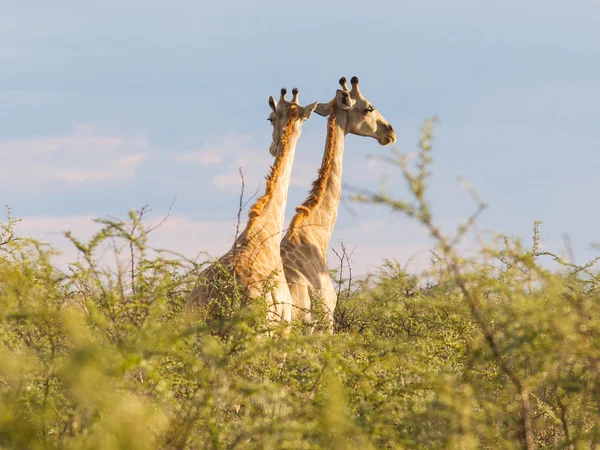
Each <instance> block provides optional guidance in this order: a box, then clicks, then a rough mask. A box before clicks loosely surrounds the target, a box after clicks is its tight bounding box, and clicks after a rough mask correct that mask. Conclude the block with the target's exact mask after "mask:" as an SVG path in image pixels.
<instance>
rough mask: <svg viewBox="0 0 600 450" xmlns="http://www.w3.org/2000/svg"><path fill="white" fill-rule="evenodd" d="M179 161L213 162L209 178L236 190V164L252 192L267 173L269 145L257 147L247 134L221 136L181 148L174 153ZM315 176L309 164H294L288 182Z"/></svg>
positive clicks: (306, 183) (298, 183)
mask: <svg viewBox="0 0 600 450" xmlns="http://www.w3.org/2000/svg"><path fill="white" fill-rule="evenodd" d="M175 160H176V161H178V162H182V163H196V164H198V165H200V166H201V167H207V166H215V169H212V170H214V172H215V173H214V175H213V176H212V182H213V184H214V186H215V187H216V188H218V189H220V190H223V191H229V192H239V189H240V186H241V177H240V173H239V168H240V167H241V169H242V173H243V175H244V183H245V185H246V188H247V190H248V191H252V192H254V190H256V188H257V187H258V186H259V185H260V184H261V183H262V182H263V181H264V179H265V177H266V176H267V175H268V173H269V170H270V167H271V164H273V157H272V156H271V154H270V153H269V149H268V148H267V147H265V148H258V146H257V144H256V142H255V140H254V138H253V137H252V136H248V135H232V134H228V135H225V136H221V137H220V138H218V139H216V140H215V141H213V142H209V143H208V144H207V145H206V146H205V147H203V148H202V149H199V150H193V151H189V152H183V153H180V154H178V155H177V156H175ZM314 178H316V170H315V167H314V166H313V165H312V164H302V163H299V162H298V161H296V162H295V164H294V173H293V176H292V179H291V182H290V184H291V185H292V186H299V187H307V186H309V185H310V182H311V181H312V180H313V179H314Z"/></svg>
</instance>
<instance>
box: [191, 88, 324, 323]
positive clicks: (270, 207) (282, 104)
mask: <svg viewBox="0 0 600 450" xmlns="http://www.w3.org/2000/svg"><path fill="white" fill-rule="evenodd" d="M286 92H287V91H286V89H285V88H283V89H281V96H280V98H279V102H276V101H275V99H273V97H269V106H270V107H271V110H272V112H271V114H270V115H269V118H268V120H269V121H270V122H271V124H272V125H273V134H272V142H271V146H270V148H269V151H270V152H271V154H272V155H273V156H275V160H274V163H273V165H272V166H271V170H270V173H269V175H268V176H267V183H266V189H265V193H264V194H263V195H262V197H260V198H259V199H258V200H257V201H256V203H254V205H253V206H252V207H251V208H250V210H249V213H248V222H247V224H246V227H245V229H244V230H243V231H242V232H241V233H240V234H239V236H238V237H237V239H236V240H235V242H234V244H233V246H232V247H231V249H230V250H229V251H228V252H227V253H225V254H224V255H223V256H221V257H220V258H219V259H218V260H217V261H216V262H215V263H213V264H212V265H210V266H209V267H207V268H206V269H205V270H203V271H202V273H201V274H200V276H199V280H198V283H197V284H196V286H195V288H194V289H193V291H192V293H191V294H190V297H189V298H188V301H187V308H188V310H189V311H192V312H194V311H198V310H199V309H201V308H206V309H205V312H206V313H207V321H208V322H209V324H212V323H214V321H215V320H218V319H220V318H222V315H221V314H222V313H223V311H224V308H226V307H227V305H228V304H229V303H228V302H231V301H232V299H233V298H234V297H235V296H236V295H239V289H241V291H242V292H241V299H240V302H241V306H243V305H244V304H247V302H248V301H249V300H251V299H255V298H258V297H262V296H264V298H265V299H266V301H267V307H268V312H267V319H268V321H269V323H276V322H279V321H282V320H283V321H286V322H290V321H291V316H292V301H291V295H290V291H289V289H288V286H287V283H286V281H285V277H284V273H283V266H282V262H281V256H280V240H281V236H280V233H281V232H282V229H283V221H284V214H285V206H286V203H287V194H288V187H289V183H290V177H291V171H292V164H293V161H294V154H295V151H296V142H297V140H298V138H299V137H300V133H301V129H302V123H303V122H304V121H305V120H307V119H308V118H309V117H310V115H311V113H312V112H313V111H314V110H315V108H316V106H317V102H315V103H311V104H310V105H307V106H300V105H299V103H298V89H296V88H294V89H293V91H292V94H293V97H292V100H291V101H287V100H286V98H285V96H286ZM235 298H239V297H235Z"/></svg>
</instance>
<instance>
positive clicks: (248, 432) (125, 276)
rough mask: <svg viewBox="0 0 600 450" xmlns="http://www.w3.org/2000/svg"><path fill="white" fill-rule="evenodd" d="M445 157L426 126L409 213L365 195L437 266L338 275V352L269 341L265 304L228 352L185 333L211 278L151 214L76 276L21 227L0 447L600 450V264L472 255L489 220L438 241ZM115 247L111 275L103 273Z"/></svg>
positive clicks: (12, 274) (241, 310) (201, 329)
mask: <svg viewBox="0 0 600 450" xmlns="http://www.w3.org/2000/svg"><path fill="white" fill-rule="evenodd" d="M431 140H432V122H431V121H429V122H427V123H426V125H425V127H424V129H423V134H422V138H421V140H420V151H419V159H418V162H417V164H416V166H415V167H411V166H409V164H408V162H407V159H406V158H405V157H404V155H401V154H399V153H398V154H395V155H393V156H392V157H391V158H389V160H388V161H389V162H390V163H391V164H395V165H397V166H398V169H399V170H400V173H402V176H403V177H404V179H405V180H406V181H407V183H408V186H409V190H410V193H411V199H410V200H397V199H394V198H390V197H389V196H387V195H386V194H385V193H384V192H364V191H363V192H357V193H355V194H354V200H355V201H360V202H370V203H376V204H380V205H383V206H384V207H387V208H392V209H393V210H395V211H398V213H401V214H405V215H406V216H407V217H409V218H410V219H411V220H416V221H417V222H419V223H420V224H421V225H422V226H423V227H425V229H427V230H428V232H429V234H430V236H431V237H432V239H433V242H434V246H433V250H432V258H431V267H430V268H429V269H428V270H427V271H426V272H424V273H423V274H420V275H410V274H408V273H407V272H406V271H405V270H403V268H402V266H401V265H399V264H397V263H396V262H394V261H390V262H388V263H386V264H385V265H384V266H383V267H382V268H381V269H380V271H379V272H378V273H375V274H372V275H370V276H368V277H365V278H363V279H360V280H356V279H352V277H349V276H346V275H344V273H343V272H342V273H340V272H339V271H338V272H336V274H335V275H334V278H335V279H336V280H337V281H338V282H339V303H338V307H337V310H336V313H335V321H336V325H335V333H334V334H332V335H306V334H304V333H303V332H302V331H303V330H302V329H301V327H300V326H297V327H296V328H294V329H293V330H292V332H291V333H290V335H289V337H287V338H269V337H268V336H270V335H272V334H267V331H268V330H267V328H268V326H269V325H268V324H266V323H265V321H264V320H263V319H262V317H263V316H264V305H261V304H260V302H259V301H257V302H256V303H255V306H252V305H250V306H247V305H246V306H244V307H240V306H239V305H240V304H241V303H240V302H237V301H233V300H232V302H231V310H230V311H229V312H228V314H226V315H225V316H224V317H225V319H224V321H225V322H226V327H225V328H221V329H220V332H219V333H214V332H211V329H210V327H209V325H210V322H208V321H206V320H202V319H197V318H194V319H192V318H190V317H188V316H186V313H185V301H186V296H187V295H188V293H189V292H190V290H191V288H192V287H193V284H194V282H195V280H196V277H197V275H198V272H199V269H200V268H201V267H200V265H198V264H196V263H194V262H193V261H189V260H186V259H185V258H182V257H180V256H178V255H173V254H169V253H167V252H161V251H152V249H150V248H149V246H148V234H149V232H151V231H152V230H151V229H148V228H146V227H145V225H144V220H143V215H144V211H143V210H142V211H137V212H135V211H134V212H131V213H130V215H129V218H128V220H126V221H120V220H116V219H102V220H100V221H99V222H100V223H101V224H102V229H101V231H100V232H98V233H97V234H96V235H95V236H94V237H93V238H92V239H91V240H90V241H89V242H87V243H85V242H80V241H79V240H77V239H76V238H75V237H74V236H72V235H70V234H69V233H67V234H66V235H67V237H69V238H70V239H71V242H72V244H73V245H74V246H75V247H76V248H77V250H78V252H79V258H78V260H77V261H76V262H74V263H73V264H71V265H70V268H69V271H68V272H66V273H65V272H62V271H60V270H58V269H56V268H54V267H53V265H52V256H53V252H54V250H52V249H50V248H48V247H47V246H45V245H43V244H41V243H40V242H36V241H34V240H30V239H26V238H20V237H17V236H16V234H15V232H14V226H15V223H16V219H14V218H13V217H12V215H11V213H10V210H9V211H8V215H7V220H6V221H5V223H4V224H2V225H1V226H0V448H27V449H49V448H50V449H51V448H58V449H63V448H64V449H69V448H72V449H86V448H89V449H96V448H98V449H114V448H130V449H148V448H164V449H184V448H211V449H230V448H273V449H275V448H277V449H280V448H281V449H285V448H290V449H318V448H326V449H356V448H361V449H368V448H427V449H429V448H457V449H469V448H590V447H592V448H598V447H599V446H600V428H599V427H600V411H599V404H598V401H599V400H598V399H600V321H599V318H600V290H599V287H600V279H599V277H598V274H597V272H596V271H595V269H594V263H595V261H591V262H590V263H588V264H585V265H582V266H580V265H575V264H573V263H571V262H568V261H565V260H564V259H562V258H560V257H559V256H558V255H556V254H553V253H549V252H543V251H541V250H540V244H539V233H538V229H539V226H540V224H539V223H536V224H535V226H534V238H533V243H532V244H531V245H530V246H525V245H523V244H522V243H521V242H519V241H518V240H513V239H510V238H508V237H505V236H493V237H492V238H491V239H487V240H486V241H485V242H484V243H481V244H479V246H478V247H477V249H476V251H473V250H472V249H471V250H470V251H469V252H468V253H467V252H466V251H464V242H465V238H466V236H468V235H471V234H473V233H476V224H475V219H476V217H477V215H478V214H479V212H480V211H481V210H482V209H483V208H484V205H483V204H481V203H479V201H478V200H477V204H478V207H477V210H476V212H475V213H474V214H473V216H471V217H470V218H468V219H467V220H466V221H465V223H464V224H463V225H461V226H459V227H458V229H457V232H456V234H454V235H448V234H445V233H444V232H442V230H441V229H440V228H439V227H438V226H437V225H436V224H435V222H434V220H433V215H432V212H431V211H430V208H429V203H428V201H427V180H428V177H429V166H430V162H431ZM107 248H109V249H111V252H112V253H113V254H114V260H115V263H114V264H111V265H106V264H103V263H101V261H103V260H105V259H106V258H105V257H106V254H105V253H106V249H107ZM467 254H468V255H470V256H468V257H467V256H466V255H467ZM347 259H348V255H346V253H345V252H344V253H343V254H341V255H340V261H341V262H342V263H344V262H347V261H346V260H347ZM548 259H550V260H552V261H554V262H556V263H558V267H559V269H558V270H552V271H550V270H548V269H547V268H545V267H546V266H547V265H545V264H544V261H545V260H548ZM342 267H344V264H342ZM345 273H348V271H347V270H346V272H345ZM223 329H224V330H225V331H223Z"/></svg>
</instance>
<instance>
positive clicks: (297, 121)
mask: <svg viewBox="0 0 600 450" xmlns="http://www.w3.org/2000/svg"><path fill="white" fill-rule="evenodd" d="M286 93H287V89H285V88H282V89H281V95H280V97H279V101H278V102H276V101H275V99H274V98H273V97H269V106H270V107H271V110H272V111H271V114H269V117H268V119H267V120H268V121H269V122H271V125H273V140H272V142H271V147H270V148H269V151H270V152H271V155H273V156H277V149H278V144H279V142H280V141H281V136H282V132H283V130H284V129H286V128H288V129H289V127H290V126H291V127H297V128H296V131H300V127H301V124H302V122H304V121H305V120H307V119H308V118H309V117H310V115H311V113H312V112H313V111H314V110H315V108H316V107H317V102H314V103H311V104H310V105H306V106H300V104H299V103H298V88H294V89H293V90H292V94H293V97H292V100H291V101H287V100H286V99H285V94H286Z"/></svg>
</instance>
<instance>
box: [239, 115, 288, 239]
mask: <svg viewBox="0 0 600 450" xmlns="http://www.w3.org/2000/svg"><path fill="white" fill-rule="evenodd" d="M297 119H298V109H297V107H295V106H292V109H291V115H290V118H289V120H288V121H287V123H286V124H285V126H284V127H283V129H282V130H281V131H282V132H281V136H280V138H279V142H280V145H281V150H280V152H279V155H278V157H277V158H276V159H275V163H274V164H273V165H272V166H271V171H270V172H269V175H267V188H266V189H265V193H264V194H263V195H262V196H261V197H260V198H259V199H258V200H257V201H256V203H254V205H252V207H251V208H250V211H249V212H248V219H249V220H248V228H247V231H248V234H250V232H251V231H252V230H253V229H254V228H255V227H256V222H257V219H258V218H259V217H260V216H261V215H262V213H263V210H264V209H265V206H266V204H267V202H268V201H269V200H270V199H271V198H272V197H273V192H274V190H275V186H276V185H277V180H278V179H279V175H280V174H281V171H282V170H283V156H284V155H285V154H286V153H287V152H288V150H289V148H290V136H291V135H292V129H293V127H294V122H295V121H296V120H297Z"/></svg>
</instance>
